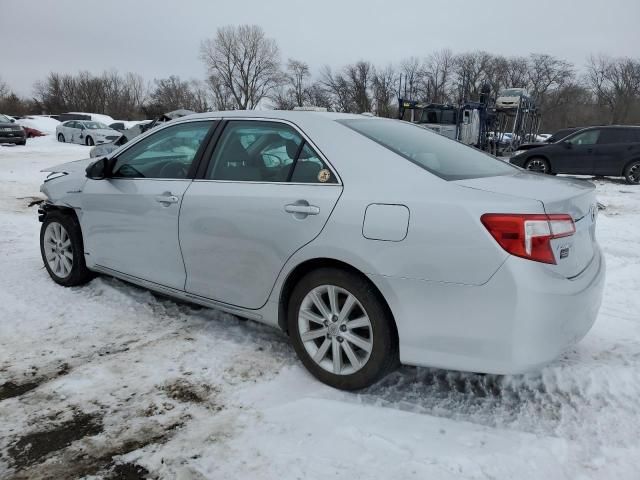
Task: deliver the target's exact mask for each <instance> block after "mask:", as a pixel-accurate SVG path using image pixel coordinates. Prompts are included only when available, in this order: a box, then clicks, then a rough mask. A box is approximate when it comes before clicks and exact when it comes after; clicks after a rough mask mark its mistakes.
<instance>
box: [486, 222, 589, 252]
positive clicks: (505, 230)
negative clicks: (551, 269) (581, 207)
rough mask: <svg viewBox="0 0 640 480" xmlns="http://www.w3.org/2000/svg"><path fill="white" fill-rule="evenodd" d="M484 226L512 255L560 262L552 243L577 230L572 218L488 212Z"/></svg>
mask: <svg viewBox="0 0 640 480" xmlns="http://www.w3.org/2000/svg"><path fill="white" fill-rule="evenodd" d="M480 220H481V221H482V224H483V225H484V226H485V227H486V228H487V230H489V233H491V235H492V236H493V238H495V239H496V241H497V242H498V244H499V245H500V246H501V247H502V248H504V249H505V250H506V251H507V252H509V253H510V254H511V255H515V256H517V257H522V258H527V259H529V260H535V261H536V262H544V263H553V264H555V263H556V258H555V256H554V255H553V250H552V249H551V240H553V239H554V238H561V237H568V236H570V235H573V234H574V233H575V231H576V226H575V224H574V223H573V219H572V218H571V216H570V215H564V214H557V215H543V214H523V215H518V214H507V213H486V214H484V215H482V217H480Z"/></svg>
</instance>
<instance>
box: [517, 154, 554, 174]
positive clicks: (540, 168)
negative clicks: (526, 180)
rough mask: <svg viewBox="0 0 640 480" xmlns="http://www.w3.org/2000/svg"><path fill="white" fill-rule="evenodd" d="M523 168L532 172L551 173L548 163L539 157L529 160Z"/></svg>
mask: <svg viewBox="0 0 640 480" xmlns="http://www.w3.org/2000/svg"><path fill="white" fill-rule="evenodd" d="M524 168H526V169H527V170H530V171H532V172H538V173H551V168H549V162H548V161H547V160H545V159H544V158H541V157H533V158H530V159H529V160H527V161H526V162H525V164H524Z"/></svg>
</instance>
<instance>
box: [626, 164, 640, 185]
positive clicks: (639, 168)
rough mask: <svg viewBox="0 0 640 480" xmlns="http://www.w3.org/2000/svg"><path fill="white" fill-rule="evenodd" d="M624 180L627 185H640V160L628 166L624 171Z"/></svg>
mask: <svg viewBox="0 0 640 480" xmlns="http://www.w3.org/2000/svg"><path fill="white" fill-rule="evenodd" d="M624 178H625V180H626V181H627V183H631V184H633V185H638V184H640V160H636V161H635V162H631V163H630V164H629V165H627V168H625V169H624Z"/></svg>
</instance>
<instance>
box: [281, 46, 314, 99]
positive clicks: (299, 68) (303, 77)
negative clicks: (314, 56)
mask: <svg viewBox="0 0 640 480" xmlns="http://www.w3.org/2000/svg"><path fill="white" fill-rule="evenodd" d="M310 76H311V72H310V71H309V65H308V64H306V63H305V62H302V61H300V60H294V59H292V58H290V59H289V61H288V62H287V72H286V74H285V78H286V81H287V83H288V84H289V86H290V88H291V93H292V95H293V100H294V102H295V104H296V106H298V107H302V106H304V104H305V100H306V99H307V98H308V91H307V89H308V86H307V82H308V80H309V77H310Z"/></svg>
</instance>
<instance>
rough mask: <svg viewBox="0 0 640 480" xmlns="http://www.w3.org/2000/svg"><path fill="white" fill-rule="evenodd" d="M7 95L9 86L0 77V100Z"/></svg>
mask: <svg viewBox="0 0 640 480" xmlns="http://www.w3.org/2000/svg"><path fill="white" fill-rule="evenodd" d="M7 95H9V85H7V82H5V81H4V80H2V78H1V77H0V99H2V98H4V97H6V96H7Z"/></svg>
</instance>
